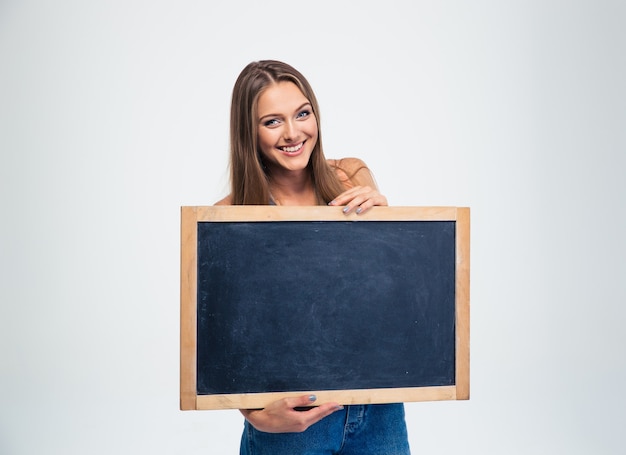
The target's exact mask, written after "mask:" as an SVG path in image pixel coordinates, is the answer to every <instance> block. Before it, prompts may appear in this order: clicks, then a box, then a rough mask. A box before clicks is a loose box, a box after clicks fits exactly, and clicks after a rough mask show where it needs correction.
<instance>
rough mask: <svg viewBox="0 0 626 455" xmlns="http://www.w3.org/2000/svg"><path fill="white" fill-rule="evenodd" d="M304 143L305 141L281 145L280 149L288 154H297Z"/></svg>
mask: <svg viewBox="0 0 626 455" xmlns="http://www.w3.org/2000/svg"><path fill="white" fill-rule="evenodd" d="M303 145H304V142H300V143H299V144H296V145H294V146H290V147H279V149H280V150H282V151H283V152H285V153H288V154H290V155H291V154H295V153H298V152H299V151H300V149H302V146H303Z"/></svg>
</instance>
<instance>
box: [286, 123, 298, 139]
mask: <svg viewBox="0 0 626 455" xmlns="http://www.w3.org/2000/svg"><path fill="white" fill-rule="evenodd" d="M283 137H284V139H285V140H286V141H287V142H291V141H293V140H294V139H295V138H296V137H298V129H297V127H296V125H295V123H294V122H293V121H291V122H286V123H285V129H284V131H283Z"/></svg>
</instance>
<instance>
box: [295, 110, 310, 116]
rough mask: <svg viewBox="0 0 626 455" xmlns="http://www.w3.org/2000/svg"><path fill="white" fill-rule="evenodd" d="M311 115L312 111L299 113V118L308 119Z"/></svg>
mask: <svg viewBox="0 0 626 455" xmlns="http://www.w3.org/2000/svg"><path fill="white" fill-rule="evenodd" d="M309 115H311V111H302V112H299V113H298V115H297V117H298V118H304V117H308V116H309Z"/></svg>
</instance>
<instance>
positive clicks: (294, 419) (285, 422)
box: [240, 395, 343, 433]
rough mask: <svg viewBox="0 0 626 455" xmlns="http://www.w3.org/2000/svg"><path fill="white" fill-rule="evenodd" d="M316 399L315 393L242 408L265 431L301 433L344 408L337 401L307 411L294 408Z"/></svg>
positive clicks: (308, 404) (249, 418) (250, 419)
mask: <svg viewBox="0 0 626 455" xmlns="http://www.w3.org/2000/svg"><path fill="white" fill-rule="evenodd" d="M315 400H316V397H315V395H305V396H301V397H295V398H283V399H282V400H278V401H275V402H274V403H271V404H270V405H269V406H267V407H266V408H265V409H258V410H256V409H241V410H240V411H241V413H242V414H243V416H244V417H245V418H246V419H247V420H248V422H250V423H251V424H252V426H253V427H254V428H256V429H257V430H259V431H263V432H265V433H299V432H302V431H304V430H306V429H307V428H309V427H310V426H311V425H313V424H314V423H316V422H319V421H320V420H322V419H323V418H324V417H326V416H328V415H330V414H332V413H333V412H335V411H338V410H340V409H343V406H340V405H339V404H337V403H325V404H322V405H320V406H315V407H312V408H311V409H309V410H306V411H296V410H295V409H294V408H297V407H299V406H300V407H302V406H311V405H312V404H313V403H314V402H315Z"/></svg>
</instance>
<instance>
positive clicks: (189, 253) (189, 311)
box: [180, 206, 470, 410]
mask: <svg viewBox="0 0 626 455" xmlns="http://www.w3.org/2000/svg"><path fill="white" fill-rule="evenodd" d="M346 220H350V221H455V223H456V230H455V232H456V234H455V235H456V239H455V249H456V259H455V267H456V270H455V286H454V287H455V376H456V379H455V382H454V385H450V386H435V387H409V388H396V389H394V388H385V389H365V390H303V391H297V392H268V393H243V394H226V395H198V393H197V389H196V374H197V366H196V349H197V348H196V341H197V333H196V332H197V320H196V316H197V315H196V311H197V278H198V277H197V273H198V272H197V268H198V264H197V241H198V239H197V235H198V234H197V225H198V222H201V221H212V222H222V221H223V222H235V221H346ZM469 250H470V210H469V208H467V207H374V208H373V209H371V210H370V211H368V212H367V213H365V214H363V215H355V214H350V215H344V214H343V213H342V212H341V211H340V210H338V209H337V208H336V207H325V206H319V207H285V206H281V207H276V206H187V207H181V270H180V272H181V283H180V285H181V290H180V291H181V294H180V305H181V306H180V310H181V313H180V316H181V319H180V408H181V409H182V410H199V409H237V408H241V409H245V408H247V409H252V408H263V407H265V406H267V404H269V403H271V402H272V401H275V400H277V399H279V398H283V397H286V396H299V395H302V394H315V395H317V399H318V400H317V401H318V402H319V403H323V402H327V401H335V402H339V403H341V404H346V405H349V404H374V403H390V402H411V401H436V400H466V399H469V357H470V352H469V321H470V318H469V281H470V277H469V275H470V254H469V253H470V251H469Z"/></svg>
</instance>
